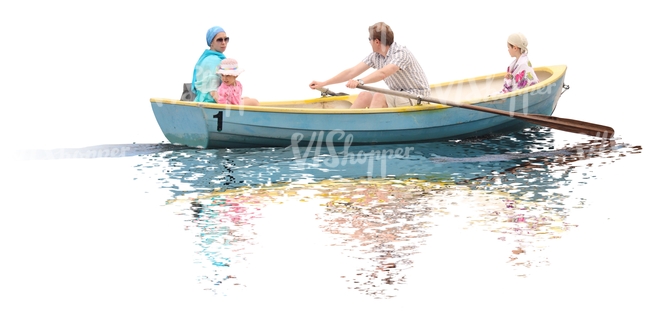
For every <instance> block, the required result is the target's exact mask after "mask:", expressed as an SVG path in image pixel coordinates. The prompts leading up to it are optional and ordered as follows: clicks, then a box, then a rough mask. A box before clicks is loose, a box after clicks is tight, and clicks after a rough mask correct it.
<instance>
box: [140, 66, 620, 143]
mask: <svg viewBox="0 0 650 325" xmlns="http://www.w3.org/2000/svg"><path fill="white" fill-rule="evenodd" d="M566 69H567V67H566V65H556V66H544V67H537V68H535V72H536V74H537V77H538V78H539V83H537V84H535V85H532V86H529V87H526V88H523V89H520V90H517V91H514V92H511V93H506V94H498V92H499V90H500V89H501V87H502V85H503V78H504V73H497V74H492V75H485V76H479V77H475V78H468V79H462V80H456V81H451V82H445V83H440V84H433V85H431V96H432V97H425V98H417V100H414V101H413V104H414V105H413V106H408V107H395V108H354V109H352V108H350V106H351V104H352V102H353V101H354V99H355V98H356V96H357V95H356V94H352V95H347V94H341V93H339V94H334V95H333V96H332V95H328V93H329V94H333V93H332V92H330V91H327V92H325V91H323V92H322V93H321V96H320V97H315V98H311V99H303V100H290V101H269V102H260V105H259V106H241V105H225V104H214V103H200V102H193V101H190V99H191V97H188V92H187V91H186V92H185V93H184V94H183V95H182V96H181V99H180V100H175V99H165V98H151V99H150V102H151V107H152V109H153V113H154V115H155V117H156V120H157V122H158V125H159V126H160V128H161V130H162V132H163V134H164V135H165V137H166V138H167V139H168V140H169V142H171V143H173V144H180V145H186V146H190V147H198V148H208V149H213V148H214V149H216V148H253V147H287V146H306V145H312V144H314V142H315V141H318V143H319V144H320V143H324V142H325V141H326V142H327V145H330V146H350V145H374V144H399V143H417V142H431V141H438V140H449V139H464V138H472V137H481V136H489V135H491V134H499V133H505V132H511V131H513V130H518V129H522V128H525V127H530V126H531V125H533V124H535V123H536V120H530V119H528V118H526V117H535V116H538V117H539V118H540V119H543V120H544V119H548V118H549V117H550V116H551V115H552V114H553V111H554V110H555V107H556V106H557V103H558V100H559V99H560V96H561V95H562V93H563V92H564V91H565V90H566V89H568V86H566V85H565V84H564V78H565V75H566ZM185 88H186V90H187V84H185ZM359 88H362V89H372V90H375V91H382V90H381V89H378V88H372V87H367V86H365V87H364V86H359ZM386 91H389V90H386ZM404 94H406V93H404ZM411 96H412V95H411ZM418 102H419V103H418ZM477 107H478V109H479V110H477ZM481 108H484V109H482V110H481ZM495 113H497V114H495ZM520 117H521V118H520ZM553 118H554V117H553ZM556 119H557V118H556ZM549 121H550V122H551V123H554V122H553V121H554V120H549ZM571 121H572V123H573V122H576V123H580V121H573V120H571ZM551 126H552V125H551ZM612 133H613V130H612Z"/></svg>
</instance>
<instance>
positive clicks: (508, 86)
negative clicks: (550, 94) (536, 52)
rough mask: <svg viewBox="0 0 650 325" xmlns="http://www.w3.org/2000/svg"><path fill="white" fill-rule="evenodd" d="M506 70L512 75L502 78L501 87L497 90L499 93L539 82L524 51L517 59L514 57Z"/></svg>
mask: <svg viewBox="0 0 650 325" xmlns="http://www.w3.org/2000/svg"><path fill="white" fill-rule="evenodd" d="M507 71H508V72H510V74H511V75H512V77H510V78H505V79H504V82H503V89H501V91H500V92H499V93H501V94H505V93H508V92H511V91H515V90H517V89H521V88H525V87H528V86H532V85H534V84H536V83H538V82H539V79H537V75H536V74H535V70H533V65H532V64H530V61H528V55H527V54H526V53H523V54H522V55H521V56H519V59H515V60H514V61H513V62H512V63H511V64H510V65H509V66H508V70H507Z"/></svg>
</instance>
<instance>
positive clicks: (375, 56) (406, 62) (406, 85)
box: [362, 42, 430, 96]
mask: <svg viewBox="0 0 650 325" xmlns="http://www.w3.org/2000/svg"><path fill="white" fill-rule="evenodd" d="M362 62H363V63H365V64H367V65H369V66H370V67H371V68H374V69H377V70H379V69H381V68H383V67H384V66H386V65H387V64H391V63H392V64H394V65H396V66H398V67H399V70H398V71H397V72H395V73H393V74H392V75H390V76H389V77H388V78H386V79H385V80H384V82H386V85H387V86H388V88H390V89H391V90H396V91H405V92H408V93H411V94H415V95H420V96H429V94H430V88H429V81H428V80H427V76H426V75H425V74H424V70H422V67H421V66H420V64H419V63H418V61H417V60H416V59H415V57H414V56H413V53H411V51H409V50H408V49H407V48H406V46H402V45H398V44H397V43H395V42H393V44H392V45H391V46H390V48H388V53H387V54H386V56H385V57H384V56H383V55H381V54H379V53H377V52H372V53H370V55H368V56H367V57H366V58H365V59H363V61H362Z"/></svg>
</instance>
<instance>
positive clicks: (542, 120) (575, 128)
mask: <svg viewBox="0 0 650 325" xmlns="http://www.w3.org/2000/svg"><path fill="white" fill-rule="evenodd" d="M357 88H360V89H364V90H368V91H374V92H378V93H384V94H388V95H394V96H401V97H408V98H412V99H419V100H422V101H425V102H430V103H438V104H442V105H447V106H455V107H462V108H467V109H473V110H475V111H481V112H486V113H492V114H499V115H504V116H509V117H513V118H518V119H521V120H524V121H527V122H531V123H534V124H538V125H542V126H547V127H549V128H553V129H558V130H562V131H567V132H573V133H580V134H588V135H591V136H594V137H601V138H611V137H613V136H614V129H613V128H611V127H609V126H605V125H600V124H594V123H589V122H584V121H577V120H572V119H568V118H561V117H555V116H547V115H541V114H522V113H517V112H507V111H502V110H498V109H494V108H489V107H483V106H476V105H469V104H462V103H457V102H453V101H449V100H440V99H435V98H431V97H422V96H418V95H413V94H409V93H407V92H402V91H394V90H389V89H382V88H375V87H369V86H365V85H363V86H362V85H357Z"/></svg>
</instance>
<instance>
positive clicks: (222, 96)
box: [217, 58, 259, 105]
mask: <svg viewBox="0 0 650 325" xmlns="http://www.w3.org/2000/svg"><path fill="white" fill-rule="evenodd" d="M242 72H244V70H242V69H241V68H240V67H239V64H238V63H237V60H235V59H230V58H228V59H223V60H222V61H221V64H220V65H219V69H218V70H217V74H220V75H221V85H220V86H219V89H218V94H219V97H218V99H217V103H219V104H229V105H241V104H242V103H243V104H244V105H258V104H259V102H258V101H257V100H256V99H252V98H248V97H244V98H242V96H241V95H242V90H243V87H242V84H241V82H239V81H237V77H238V76H239V75H240V74H241V73H242Z"/></svg>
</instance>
